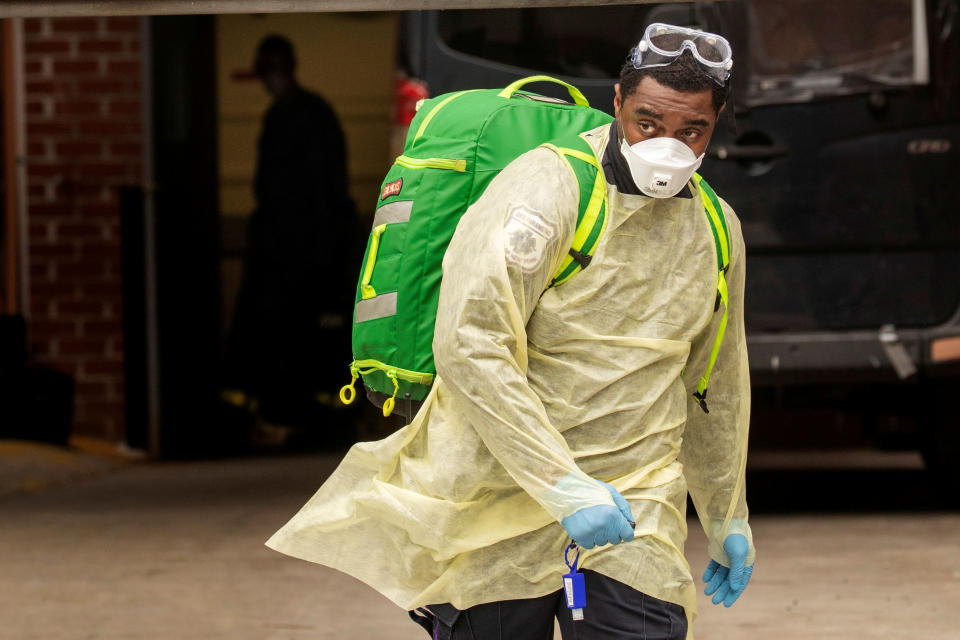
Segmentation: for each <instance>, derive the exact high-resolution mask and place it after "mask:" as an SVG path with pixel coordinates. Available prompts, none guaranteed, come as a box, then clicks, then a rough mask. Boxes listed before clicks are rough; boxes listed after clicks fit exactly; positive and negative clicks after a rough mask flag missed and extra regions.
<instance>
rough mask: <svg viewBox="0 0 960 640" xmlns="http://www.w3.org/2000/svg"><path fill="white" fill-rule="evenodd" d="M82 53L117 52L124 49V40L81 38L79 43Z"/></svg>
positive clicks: (78, 49) (78, 47)
mask: <svg viewBox="0 0 960 640" xmlns="http://www.w3.org/2000/svg"><path fill="white" fill-rule="evenodd" d="M77 51H79V52H80V53H116V52H118V51H123V40H81V41H80V42H78V43H77Z"/></svg>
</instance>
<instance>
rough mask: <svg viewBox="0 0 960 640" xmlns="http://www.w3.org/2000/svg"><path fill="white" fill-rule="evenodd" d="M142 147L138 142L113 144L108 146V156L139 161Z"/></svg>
mask: <svg viewBox="0 0 960 640" xmlns="http://www.w3.org/2000/svg"><path fill="white" fill-rule="evenodd" d="M142 153H143V145H142V144H141V143H140V142H113V143H111V144H110V155H111V156H113V157H115V158H124V157H126V158H136V159H137V160H139V159H140V156H141V154H142Z"/></svg>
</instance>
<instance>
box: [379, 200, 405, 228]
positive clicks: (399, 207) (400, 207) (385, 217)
mask: <svg viewBox="0 0 960 640" xmlns="http://www.w3.org/2000/svg"><path fill="white" fill-rule="evenodd" d="M411 211H413V200H400V201H398V202H391V203H390V204H385V205H383V206H382V207H380V208H379V209H377V212H376V213H375V214H374V216H373V226H374V228H376V227H379V226H380V225H382V224H392V223H395V222H409V220H410V212H411Z"/></svg>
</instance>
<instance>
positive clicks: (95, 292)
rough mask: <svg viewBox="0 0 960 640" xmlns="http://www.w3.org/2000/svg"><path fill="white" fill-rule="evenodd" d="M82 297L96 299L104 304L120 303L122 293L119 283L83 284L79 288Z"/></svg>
mask: <svg viewBox="0 0 960 640" xmlns="http://www.w3.org/2000/svg"><path fill="white" fill-rule="evenodd" d="M81 289H82V290H83V295H85V296H89V297H91V298H96V299H97V300H101V301H104V302H111V303H112V302H117V303H119V302H120V298H121V297H122V295H123V292H122V290H121V288H120V284H119V283H115V282H114V283H107V282H97V283H94V282H84V283H83V285H82V286H81Z"/></svg>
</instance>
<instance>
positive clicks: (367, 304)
mask: <svg viewBox="0 0 960 640" xmlns="http://www.w3.org/2000/svg"><path fill="white" fill-rule="evenodd" d="M396 314H397V292H396V291H393V292H391V293H384V294H382V295H379V296H376V297H374V298H367V299H366V300H361V301H360V302H358V303H357V316H356V321H357V322H367V321H368V320H378V319H380V318H389V317H390V316H394V315H396Z"/></svg>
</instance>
